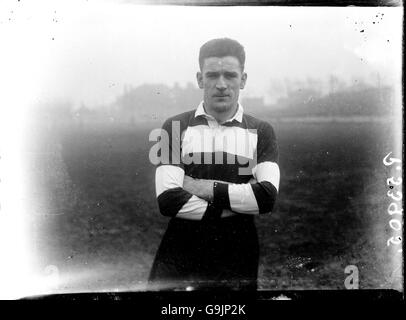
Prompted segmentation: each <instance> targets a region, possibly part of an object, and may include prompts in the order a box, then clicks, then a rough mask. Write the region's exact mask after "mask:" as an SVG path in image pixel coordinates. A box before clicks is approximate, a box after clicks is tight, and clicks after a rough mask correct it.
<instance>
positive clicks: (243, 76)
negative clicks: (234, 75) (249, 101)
mask: <svg viewBox="0 0 406 320" xmlns="http://www.w3.org/2000/svg"><path fill="white" fill-rule="evenodd" d="M247 77H248V76H247V74H246V73H245V72H244V73H243V74H242V76H241V84H240V89H244V87H245V83H246V82H247Z"/></svg>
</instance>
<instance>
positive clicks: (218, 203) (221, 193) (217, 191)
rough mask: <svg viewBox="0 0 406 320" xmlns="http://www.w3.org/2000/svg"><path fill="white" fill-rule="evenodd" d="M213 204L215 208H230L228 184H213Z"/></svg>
mask: <svg viewBox="0 0 406 320" xmlns="http://www.w3.org/2000/svg"><path fill="white" fill-rule="evenodd" d="M213 204H214V206H215V207H218V208H223V209H231V208H230V197H229V196H228V184H227V183H220V182H214V184H213Z"/></svg>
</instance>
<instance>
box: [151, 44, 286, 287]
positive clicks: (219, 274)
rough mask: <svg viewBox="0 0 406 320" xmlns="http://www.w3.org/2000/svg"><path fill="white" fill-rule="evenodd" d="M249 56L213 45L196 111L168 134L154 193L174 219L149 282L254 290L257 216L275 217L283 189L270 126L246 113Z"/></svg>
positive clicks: (237, 47) (207, 51)
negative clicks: (243, 98) (244, 98)
mask: <svg viewBox="0 0 406 320" xmlns="http://www.w3.org/2000/svg"><path fill="white" fill-rule="evenodd" d="M244 64H245V51H244V48H243V47H242V46H241V44H239V43H238V42H237V41H235V40H232V39H227V38H224V39H214V40H210V41H209V42H207V43H205V44H204V45H203V46H202V47H201V49H200V53H199V65H200V71H199V72H197V83H198V85H199V88H201V89H203V101H202V102H201V103H200V105H199V106H198V107H197V109H196V110H192V111H189V112H185V113H182V114H180V115H176V116H174V117H172V118H170V119H168V120H167V121H166V122H165V123H164V125H163V128H162V133H163V134H162V136H161V140H160V148H161V149H160V151H161V155H160V161H159V163H158V167H157V169H156V193H157V200H158V205H159V209H160V212H161V213H162V214H163V215H165V216H168V217H171V220H170V221H169V224H168V228H167V230H166V233H165V235H164V237H163V239H162V242H161V245H160V247H159V249H158V252H157V254H156V257H155V261H154V263H153V267H152V270H151V274H150V278H149V280H150V281H151V282H156V281H159V282H160V284H162V285H167V286H173V285H181V286H182V287H187V286H191V287H193V288H206V287H227V288H230V287H231V288H233V289H241V290H244V289H254V290H255V289H256V287H257V274H258V256H259V250H258V237H257V232H256V227H255V224H254V216H255V215H258V214H263V213H268V212H271V211H272V208H273V206H274V203H275V199H276V195H277V191H278V187H279V176H280V173H279V167H278V147H277V143H276V138H275V134H274V131H273V129H272V127H271V125H270V124H268V123H267V122H265V121H262V120H259V119H256V118H254V117H252V116H249V115H247V114H245V113H244V110H243V107H242V105H241V104H240V103H239V100H238V98H239V92H240V90H241V89H244V86H245V83H246V81H247V74H246V73H245V72H244Z"/></svg>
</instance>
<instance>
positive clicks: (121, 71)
mask: <svg viewBox="0 0 406 320" xmlns="http://www.w3.org/2000/svg"><path fill="white" fill-rule="evenodd" d="M42 4H43V5H42V6H38V5H37V6H35V7H34V6H33V5H32V4H29V3H25V2H24V1H5V2H4V3H2V5H1V6H2V10H1V11H0V35H1V36H2V39H4V41H5V44H6V45H5V46H4V48H3V49H2V52H1V53H0V54H1V58H0V67H1V70H3V76H2V77H1V78H0V84H1V85H2V87H3V88H5V90H4V94H2V101H1V108H2V114H4V116H3V121H4V123H5V125H7V124H8V127H7V126H4V128H6V129H4V130H5V131H4V132H5V134H4V135H3V136H4V137H7V139H6V138H4V141H6V144H5V145H7V143H9V140H8V139H10V138H11V136H12V135H13V132H14V133H15V130H16V127H18V128H19V130H20V131H21V132H22V135H21V136H19V137H20V141H21V143H22V148H21V150H22V151H21V153H20V154H21V155H22V157H23V159H24V160H23V172H24V175H23V176H24V179H23V181H24V183H25V188H24V191H23V193H24V195H23V196H22V198H23V200H24V203H25V208H26V210H25V211H24V214H23V217H24V219H23V220H24V235H25V238H24V239H25V241H26V245H25V246H24V248H25V250H26V252H27V256H29V259H28V260H27V261H28V262H27V263H29V266H30V272H32V273H33V274H34V275H35V277H37V278H38V279H40V280H39V282H41V283H42V286H40V287H41V288H42V289H41V290H42V291H41V290H40V291H39V292H53V293H55V292H83V291H104V290H106V291H115V290H117V291H122V290H124V291H127V290H130V291H134V290H144V289H145V281H146V279H147V277H148V273H149V270H150V268H151V264H152V260H153V257H154V255H155V253H156V250H157V248H158V245H159V243H160V240H161V238H162V235H163V232H164V231H165V229H166V225H167V223H168V219H167V218H166V217H163V216H161V215H160V214H159V212H158V207H157V203H156V198H155V188H154V171H155V168H154V166H153V165H152V164H151V163H150V161H149V159H148V153H149V149H150V148H151V146H152V145H153V144H154V141H149V138H148V137H149V133H150V132H151V130H152V129H155V128H158V127H160V126H161V125H162V123H163V121H164V120H165V119H166V118H168V117H170V116H173V115H175V114H178V113H181V112H184V111H188V110H192V109H194V108H196V107H197V105H198V103H199V102H200V100H201V99H202V91H201V90H200V89H198V88H197V85H196V81H195V75H196V72H197V71H198V51H199V48H200V46H201V45H202V44H203V43H204V42H206V41H208V40H209V39H212V38H217V37H231V38H234V39H236V40H238V41H240V42H241V43H242V44H243V45H244V47H245V49H246V54H247V61H246V72H247V73H248V81H247V86H246V88H245V89H244V90H243V91H242V92H241V97H240V101H241V103H242V105H243V106H244V109H245V111H246V112H247V113H249V114H252V115H254V116H256V117H259V118H261V119H264V120H267V121H269V122H270V123H271V124H272V126H273V127H274V129H275V132H276V136H277V139H278V143H279V147H280V168H281V185H280V194H279V198H278V201H277V204H276V207H275V210H274V212H273V213H272V214H271V215H267V216H261V217H258V218H257V220H256V224H257V227H258V231H259V236H260V245H261V261H260V270H259V288H260V289H278V290H280V289H344V280H345V278H346V276H347V274H345V272H344V270H345V268H346V266H348V265H356V266H357V267H358V269H359V286H360V288H364V289H366V288H368V289H370V288H396V289H399V288H401V286H402V283H403V282H402V281H403V280H402V278H401V271H400V270H401V269H399V266H400V263H401V257H402V256H401V253H397V251H396V252H395V251H393V250H391V248H390V247H387V244H386V242H387V240H388V238H389V237H390V236H391V235H393V230H391V229H390V228H389V225H388V221H389V220H390V216H389V215H388V213H387V208H388V205H389V204H390V202H391V199H390V198H389V197H388V196H387V191H388V187H387V184H386V179H388V178H389V177H390V176H391V175H393V174H392V172H390V171H389V169H388V168H387V167H385V166H384V165H383V163H382V159H383V158H384V157H385V156H386V155H387V154H388V153H389V152H391V151H392V152H393V156H397V157H401V154H402V149H401V148H402V140H401V138H402V135H401V133H402V120H401V119H402V102H401V85H402V82H401V80H402V78H401V66H402V59H401V57H402V56H401V54H402V31H401V30H402V19H403V13H402V8H399V7H397V8H396V7H395V8H382V7H375V8H357V7H347V8H337V7H336V8H317V7H308V8H305V7H226V8H220V7H178V6H170V7H167V6H140V5H134V4H133V3H131V1H121V2H120V1H119V2H112V1H103V2H97V4H96V3H95V1H72V2H63V1H56V2H55V1H52V2H50V1H49V2H48V1H44V2H42ZM11 106H13V108H11ZM12 110H14V111H12ZM10 120H13V121H14V122H10ZM17 123H18V124H22V125H21V126H17V125H16V124H17ZM4 150H5V149H3V151H4ZM20 200H21V199H20ZM25 256H26V255H25ZM25 256H24V257H25ZM44 277H45V279H48V280H52V281H48V282H47V286H46V288H45V287H44V281H42V280H41V279H43V278H44ZM44 288H45V289H44ZM33 290H34V289H33ZM33 292H34V293H35V290H34V291H33Z"/></svg>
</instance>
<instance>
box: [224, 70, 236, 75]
mask: <svg viewBox="0 0 406 320" xmlns="http://www.w3.org/2000/svg"><path fill="white" fill-rule="evenodd" d="M224 74H226V75H228V76H238V72H236V71H226V72H224Z"/></svg>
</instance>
